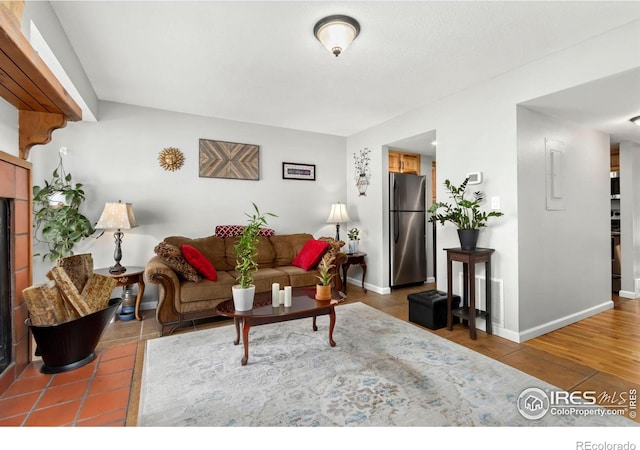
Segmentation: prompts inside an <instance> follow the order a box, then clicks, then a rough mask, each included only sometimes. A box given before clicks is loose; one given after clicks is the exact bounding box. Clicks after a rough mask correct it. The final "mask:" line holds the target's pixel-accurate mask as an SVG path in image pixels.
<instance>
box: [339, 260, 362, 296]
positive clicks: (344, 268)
mask: <svg viewBox="0 0 640 450" xmlns="http://www.w3.org/2000/svg"><path fill="white" fill-rule="evenodd" d="M365 256H367V254H366V253H362V252H357V253H347V260H346V261H345V262H344V263H343V264H342V281H343V282H342V285H343V286H344V293H345V294H346V293H347V270H349V267H350V266H351V265H353V264H358V265H359V266H360V267H362V291H363V292H365V293H366V292H367V290H366V289H365V287H364V277H365V276H366V275H367V263H366V262H365V260H364V257H365Z"/></svg>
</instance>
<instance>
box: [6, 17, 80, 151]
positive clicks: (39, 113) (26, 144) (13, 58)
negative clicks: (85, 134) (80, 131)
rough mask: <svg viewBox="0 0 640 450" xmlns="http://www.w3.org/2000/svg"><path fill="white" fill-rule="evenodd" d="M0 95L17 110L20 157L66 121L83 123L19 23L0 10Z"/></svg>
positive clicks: (77, 108)
mask: <svg viewBox="0 0 640 450" xmlns="http://www.w3.org/2000/svg"><path fill="white" fill-rule="evenodd" d="M0 67H1V68H2V69H1V70H0V96H1V97H2V98H4V99H5V100H6V101H7V102H9V103H10V104H12V105H13V106H15V107H16V108H17V109H18V111H19V114H18V127H19V139H18V141H19V147H20V148H19V150H20V157H21V158H22V159H27V158H28V157H29V149H30V148H31V147H32V146H34V145H36V144H46V143H47V142H49V141H50V140H51V133H52V132H53V130H55V129H57V128H62V127H64V126H65V125H66V123H67V121H72V122H77V121H79V120H82V109H81V108H80V106H78V104H77V103H76V102H75V101H74V100H73V98H72V97H71V96H70V95H69V93H68V92H67V91H66V90H65V89H64V87H63V86H62V84H61V83H60V82H59V81H58V79H57V78H56V77H55V75H54V74H53V72H51V70H50V69H49V67H48V66H47V65H46V63H45V62H44V61H43V60H42V58H40V56H39V55H38V53H37V52H36V51H35V50H34V49H33V47H31V44H30V43H29V41H28V40H27V39H26V37H25V36H24V35H23V34H22V31H21V30H20V26H19V23H18V22H17V21H16V19H15V17H13V16H12V15H11V13H10V12H9V11H8V10H7V9H6V8H5V7H0Z"/></svg>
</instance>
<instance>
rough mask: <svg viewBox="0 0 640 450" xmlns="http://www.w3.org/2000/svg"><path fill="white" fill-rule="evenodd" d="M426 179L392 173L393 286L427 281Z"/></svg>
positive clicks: (391, 278)
mask: <svg viewBox="0 0 640 450" xmlns="http://www.w3.org/2000/svg"><path fill="white" fill-rule="evenodd" d="M425 186H426V177H425V176H421V175H411V174H401V173H390V174H389V233H390V236H389V253H390V258H389V259H390V277H389V284H390V285H391V287H395V286H402V285H406V284H414V283H421V282H422V283H424V282H425V281H426V280H427V250H426V241H425V239H426V227H427V223H426V220H427V217H426V203H425Z"/></svg>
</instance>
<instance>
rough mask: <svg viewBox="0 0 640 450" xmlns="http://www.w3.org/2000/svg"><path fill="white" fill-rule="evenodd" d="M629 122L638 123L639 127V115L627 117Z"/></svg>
mask: <svg viewBox="0 0 640 450" xmlns="http://www.w3.org/2000/svg"><path fill="white" fill-rule="evenodd" d="M629 120H630V121H631V122H633V123H635V124H636V125H638V126H639V127H640V116H635V117H632V118H631V119H629Z"/></svg>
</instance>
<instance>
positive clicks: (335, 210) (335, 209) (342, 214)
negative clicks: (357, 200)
mask: <svg viewBox="0 0 640 450" xmlns="http://www.w3.org/2000/svg"><path fill="white" fill-rule="evenodd" d="M349 220H350V219H349V214H347V205H344V204H342V203H334V204H333V205H331V212H330V213H329V218H328V219H327V223H344V222H349Z"/></svg>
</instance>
